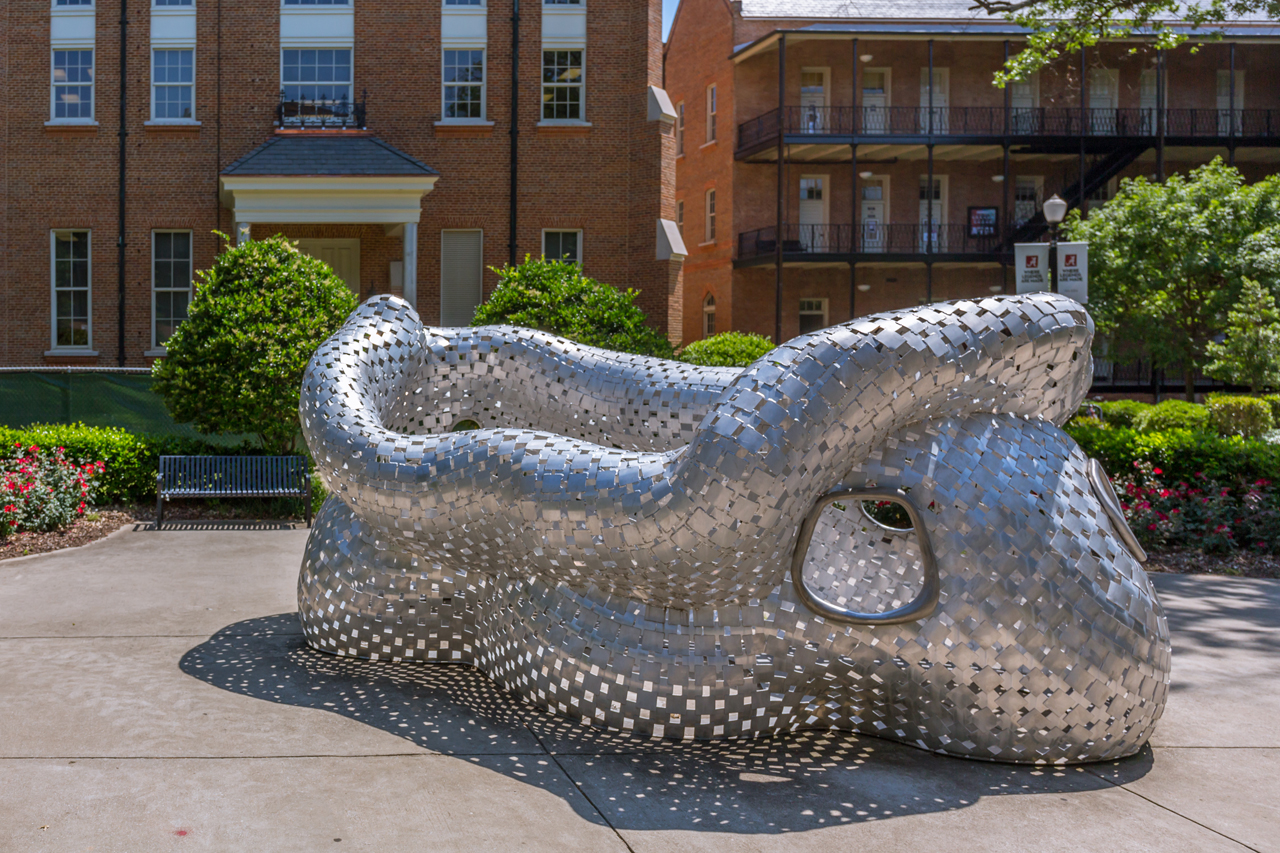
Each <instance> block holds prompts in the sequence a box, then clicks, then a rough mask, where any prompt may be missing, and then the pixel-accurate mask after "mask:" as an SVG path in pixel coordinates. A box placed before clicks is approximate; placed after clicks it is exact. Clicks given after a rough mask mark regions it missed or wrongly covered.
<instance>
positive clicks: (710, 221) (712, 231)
mask: <svg viewBox="0 0 1280 853" xmlns="http://www.w3.org/2000/svg"><path fill="white" fill-rule="evenodd" d="M706 205H707V211H706V213H707V227H706V240H704V241H703V242H706V243H714V242H715V241H716V191H715V190H707V199H706Z"/></svg>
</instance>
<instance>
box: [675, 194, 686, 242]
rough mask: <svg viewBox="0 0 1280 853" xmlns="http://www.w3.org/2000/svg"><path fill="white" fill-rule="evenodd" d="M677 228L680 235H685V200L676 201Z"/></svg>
mask: <svg viewBox="0 0 1280 853" xmlns="http://www.w3.org/2000/svg"><path fill="white" fill-rule="evenodd" d="M676 228H677V230H679V231H680V236H681V237H683V236H684V200H683V199H681V200H680V201H677V202H676Z"/></svg>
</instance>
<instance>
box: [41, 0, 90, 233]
mask: <svg viewBox="0 0 1280 853" xmlns="http://www.w3.org/2000/svg"><path fill="white" fill-rule="evenodd" d="M71 8H91V7H86V6H82V7H71ZM86 50H87V51H89V52H90V53H92V54H93V79H92V80H90V81H89V115H88V117H87V118H86V117H85V116H77V117H75V118H58V86H59V84H58V82H57V81H56V80H54V79H53V70H54V64H53V63H54V59H53V55H54V54H55V53H58V52H63V53H69V52H71V51H76V52H83V51H86ZM61 85H64V86H66V85H72V84H67V83H63V84H61ZM75 85H81V84H75ZM46 123H47V124H97V123H98V48H97V46H92V47H63V46H61V45H58V46H54V47H51V48H50V49H49V121H48V122H46ZM61 230H64V231H65V230H68V229H61Z"/></svg>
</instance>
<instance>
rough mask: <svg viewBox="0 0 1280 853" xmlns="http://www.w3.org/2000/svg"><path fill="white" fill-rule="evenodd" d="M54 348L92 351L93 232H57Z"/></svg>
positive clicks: (53, 236) (54, 281) (55, 232)
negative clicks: (91, 259) (90, 326)
mask: <svg viewBox="0 0 1280 853" xmlns="http://www.w3.org/2000/svg"><path fill="white" fill-rule="evenodd" d="M52 241H53V247H52V249H53V251H52V255H53V258H52V265H53V346H54V348H55V349H71V348H75V347H79V348H82V349H88V348H89V283H90V273H89V232H88V231H54V232H53V235H52Z"/></svg>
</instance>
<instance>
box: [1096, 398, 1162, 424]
mask: <svg viewBox="0 0 1280 853" xmlns="http://www.w3.org/2000/svg"><path fill="white" fill-rule="evenodd" d="M1095 405H1097V407H1098V408H1099V409H1100V410H1101V411H1102V422H1103V423H1105V424H1107V425H1109V426H1114V427H1132V426H1133V422H1134V419H1135V418H1137V417H1138V415H1140V414H1142V413H1143V412H1145V411H1146V410H1147V409H1149V408H1151V404H1150V403H1140V402H1138V401H1137V400H1106V401H1103V402H1099V403H1096V404H1095Z"/></svg>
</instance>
